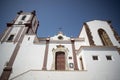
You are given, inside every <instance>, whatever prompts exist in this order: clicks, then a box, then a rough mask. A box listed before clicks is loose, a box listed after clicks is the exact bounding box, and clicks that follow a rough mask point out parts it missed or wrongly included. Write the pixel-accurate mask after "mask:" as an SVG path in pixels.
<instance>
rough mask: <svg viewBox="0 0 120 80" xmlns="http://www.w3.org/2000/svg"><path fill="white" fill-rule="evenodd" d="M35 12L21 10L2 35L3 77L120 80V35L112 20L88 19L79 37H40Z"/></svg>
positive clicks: (5, 79)
mask: <svg viewBox="0 0 120 80" xmlns="http://www.w3.org/2000/svg"><path fill="white" fill-rule="evenodd" d="M38 26H39V21H38V19H37V17H36V12H35V11H32V12H23V11H19V12H18V13H17V16H16V18H15V19H13V20H12V21H11V22H9V23H7V28H6V30H5V31H4V32H3V34H2V35H1V37H0V80H120V37H119V35H118V34H117V33H116V32H115V30H114V29H113V27H112V24H111V21H102V20H92V21H88V22H85V23H84V24H83V26H82V29H81V30H80V33H79V34H78V35H79V36H78V37H69V36H66V35H64V34H63V32H61V31H59V32H58V33H57V34H55V35H53V36H52V37H38V36H37V34H36V33H37V29H38Z"/></svg>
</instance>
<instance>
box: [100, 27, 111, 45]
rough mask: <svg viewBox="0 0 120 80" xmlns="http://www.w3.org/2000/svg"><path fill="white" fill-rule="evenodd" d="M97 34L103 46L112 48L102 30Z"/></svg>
mask: <svg viewBox="0 0 120 80" xmlns="http://www.w3.org/2000/svg"><path fill="white" fill-rule="evenodd" d="M98 34H99V36H100V38H101V41H102V43H103V45H104V46H112V45H113V44H112V42H111V40H110V38H109V36H108V35H107V33H106V32H105V31H104V30H103V29H99V30H98Z"/></svg>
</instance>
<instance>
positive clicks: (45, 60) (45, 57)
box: [42, 39, 49, 70]
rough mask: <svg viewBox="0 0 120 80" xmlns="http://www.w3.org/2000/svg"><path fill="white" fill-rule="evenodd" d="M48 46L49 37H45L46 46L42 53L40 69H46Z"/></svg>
mask: <svg viewBox="0 0 120 80" xmlns="http://www.w3.org/2000/svg"><path fill="white" fill-rule="evenodd" d="M48 48H49V39H46V48H45V55H44V62H43V67H42V70H47V69H46V66H47V58H48Z"/></svg>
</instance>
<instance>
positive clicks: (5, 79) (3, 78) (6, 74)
mask: <svg viewBox="0 0 120 80" xmlns="http://www.w3.org/2000/svg"><path fill="white" fill-rule="evenodd" d="M27 29H28V27H25V29H24V31H23V33H22V35H21V37H20V39H19V40H18V43H17V44H16V47H15V49H14V52H13V54H12V56H11V58H10V60H9V62H8V64H7V67H5V68H4V69H3V72H2V74H1V77H0V80H8V79H9V77H10V74H11V72H12V66H13V63H14V61H15V58H16V56H17V54H18V51H19V49H20V44H21V43H22V40H23V38H24V36H25V33H26V31H27Z"/></svg>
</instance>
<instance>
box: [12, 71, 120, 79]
mask: <svg viewBox="0 0 120 80" xmlns="http://www.w3.org/2000/svg"><path fill="white" fill-rule="evenodd" d="M10 80H120V77H119V74H114V73H111V74H110V75H107V74H99V72H98V73H96V74H93V73H92V72H89V71H40V70H31V71H28V72H27V73H25V74H23V75H20V76H17V77H16V78H15V77H13V78H10Z"/></svg>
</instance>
